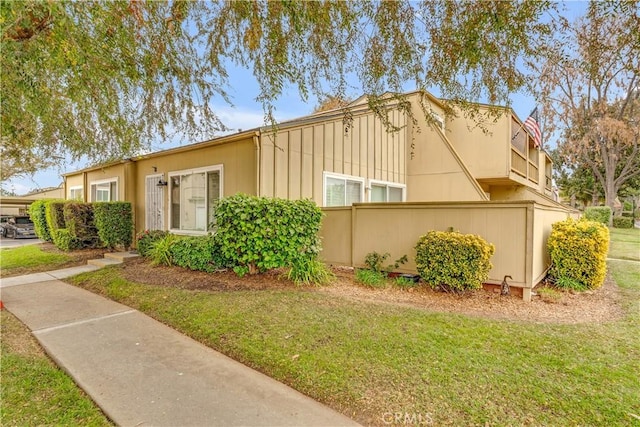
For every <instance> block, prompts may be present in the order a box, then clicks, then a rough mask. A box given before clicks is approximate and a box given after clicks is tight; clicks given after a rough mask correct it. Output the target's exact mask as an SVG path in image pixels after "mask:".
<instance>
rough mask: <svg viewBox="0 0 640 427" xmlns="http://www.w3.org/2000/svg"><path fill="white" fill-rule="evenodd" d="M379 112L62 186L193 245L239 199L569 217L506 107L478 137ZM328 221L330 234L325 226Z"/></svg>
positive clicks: (300, 123) (176, 151)
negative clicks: (489, 208)
mask: <svg viewBox="0 0 640 427" xmlns="http://www.w3.org/2000/svg"><path fill="white" fill-rule="evenodd" d="M384 108H385V109H384V111H386V121H387V123H384V122H383V120H382V119H381V118H380V117H379V116H377V115H376V114H374V112H373V111H372V110H371V109H370V108H369V105H368V103H367V99H366V98H365V97H362V98H359V99H357V100H355V101H354V102H352V103H351V104H350V105H349V110H348V113H345V111H344V110H341V109H336V110H330V111H324V112H320V113H316V114H311V115H308V116H305V117H301V118H299V119H295V120H291V121H286V122H283V123H280V124H278V128H277V130H274V129H273V128H271V127H263V128H256V129H252V130H248V131H243V132H238V133H236V134H233V135H228V136H222V137H218V138H214V139H212V140H209V141H205V142H200V143H196V144H192V145H186V146H181V147H178V148H172V149H168V150H164V151H160V152H156V153H151V154H146V155H141V156H138V157H134V158H130V159H125V160H122V161H118V162H114V163H110V164H106V165H101V166H96V167H91V168H87V169H83V170H79V171H76V172H70V173H67V174H65V175H63V176H64V180H65V195H66V197H67V198H69V199H80V200H85V201H90V202H94V201H109V200H125V201H130V202H131V203H132V204H133V208H134V214H135V228H136V231H137V232H140V231H142V230H145V229H162V230H170V231H171V232H174V233H178V234H196V235H197V234H206V233H207V232H208V231H210V225H209V224H211V223H212V219H213V215H214V210H215V205H216V202H217V201H218V200H219V199H220V198H222V197H225V196H230V195H233V194H236V193H239V192H242V193H245V194H250V195H257V196H266V197H279V198H287V199H300V198H310V199H312V200H314V201H315V202H316V203H317V204H318V205H319V206H322V207H323V208H327V209H329V208H332V207H345V206H346V207H351V206H352V205H354V204H356V205H355V206H358V205H357V204H358V203H374V204H375V203H387V204H392V203H393V202H415V203H436V202H437V203H463V202H464V203H490V202H497V201H499V202H501V203H516V204H517V202H520V201H522V202H527V203H535V204H536V206H546V207H549V208H552V209H558V210H559V211H558V212H561V213H560V215H561V216H562V215H565V216H566V215H567V211H566V209H565V208H564V207H561V205H559V204H558V203H556V202H555V201H554V200H553V198H552V187H551V172H552V162H551V159H550V157H549V155H548V154H547V153H546V152H545V151H544V150H540V149H538V148H536V147H535V146H534V140H533V137H532V136H531V135H530V134H529V133H528V132H527V131H526V130H525V128H524V126H523V122H522V121H521V120H520V118H518V117H517V116H516V114H515V113H514V112H513V111H512V110H511V109H510V108H498V107H492V106H482V105H480V106H477V108H478V110H479V111H480V112H483V111H488V110H489V109H494V110H496V109H497V110H498V112H499V114H498V116H497V118H496V119H495V121H491V122H489V123H487V124H486V126H484V128H479V127H477V126H476V124H475V123H474V122H473V121H472V120H470V119H466V118H465V117H464V115H462V114H457V115H452V114H446V113H445V112H446V111H447V110H446V107H445V105H444V104H443V103H442V102H441V101H440V100H439V99H437V98H436V97H434V96H432V95H431V94H429V93H426V92H418V91H416V92H412V93H409V94H406V97H405V99H404V100H395V99H394V98H393V97H391V98H389V100H388V101H387V102H386V104H385V105H384ZM425 113H426V114H425ZM347 209H350V208H347ZM327 214H328V217H327V218H328V221H327V224H331V223H333V222H332V219H331V218H329V216H330V212H329V211H327ZM336 215H337V214H336ZM549 228H550V226H549ZM545 233H547V234H548V231H546V232H545ZM329 234H331V233H329ZM339 234H340V232H339V231H338V232H337V233H336V236H338V235H339ZM342 234H344V233H342ZM414 237H415V236H410V238H411V239H413V242H414V243H415V241H417V237H415V238H414ZM344 238H345V236H342V235H341V236H339V238H338V239H337V240H340V241H343V243H344V244H345V245H347V244H351V245H352V248H351V256H350V257H345V258H344V259H342V260H338V259H333V261H335V262H336V263H347V264H351V265H357V264H358V262H359V261H358V260H359V258H358V260H356V259H354V257H353V242H350V243H348V242H346V241H345V240H344ZM522 239H525V240H526V236H523V237H522ZM327 243H328V242H327V237H326V236H325V247H326V245H327ZM365 246H366V245H365ZM405 246H406V244H405ZM521 246H522V247H524V244H523V245H521ZM345 248H346V247H345ZM345 248H343V249H344V250H345V251H347V249H345ZM340 250H341V249H339V248H336V249H335V252H334V253H338V252H340ZM376 250H377V251H379V252H386V250H385V249H384V248H379V249H376ZM540 251H544V249H537V250H536V255H535V256H536V257H537V259H539V260H540V261H539V263H543V262H544V260H545V259H547V260H548V256H547V257H546V258H545V256H544V255H541V254H540V253H539V252H540ZM523 256H531V255H530V254H529V255H527V254H524V255H523ZM547 264H548V262H547ZM523 265H524V264H523ZM541 265H542V264H541ZM408 268H409V270H411V268H412V266H411V263H409V266H408ZM523 268H524V267H523ZM543 269H544V268H543ZM529 270H531V271H529V272H528V273H527V274H528V276H527V277H526V278H525V277H524V276H523V277H522V278H520V279H517V280H516V282H518V281H519V283H520V284H521V285H522V286H523V287H529V288H531V287H533V286H534V283H533V281H534V280H536V278H534V277H533V275H534V273H535V274H538V275H539V271H536V272H534V271H533V270H532V269H529ZM538 270H539V269H538ZM498 273H500V274H502V271H501V270H499V269H498V271H497V273H496V274H498ZM509 273H511V275H512V277H516V276H514V275H513V274H514V273H513V272H511V271H510V272H509ZM509 273H504V274H509ZM523 274H525V273H523ZM492 278H493V279H494V281H498V283H499V280H498V279H497V276H496V277H493V276H492ZM500 279H502V277H500Z"/></svg>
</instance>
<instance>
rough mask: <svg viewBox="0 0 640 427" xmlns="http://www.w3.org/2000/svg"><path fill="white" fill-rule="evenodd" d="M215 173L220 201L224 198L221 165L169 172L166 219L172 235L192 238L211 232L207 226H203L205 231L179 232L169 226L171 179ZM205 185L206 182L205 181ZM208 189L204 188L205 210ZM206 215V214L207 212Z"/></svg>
mask: <svg viewBox="0 0 640 427" xmlns="http://www.w3.org/2000/svg"><path fill="white" fill-rule="evenodd" d="M214 171H217V172H218V173H219V174H220V199H222V197H223V196H224V166H223V165H222V164H219V165H212V166H205V167H201V168H192V169H182V170H178V171H170V172H168V173H167V176H168V188H169V205H168V206H167V218H169V223H168V227H169V231H170V232H172V233H174V234H185V235H192V236H199V235H203V236H204V235H207V234H208V233H209V232H210V231H211V230H209V229H208V228H209V224H206V225H205V230H204V231H202V230H181V229H179V228H172V224H171V220H172V217H171V215H172V212H171V208H172V206H173V191H172V186H173V181H172V178H173V177H175V176H182V175H191V174H196V173H204V174H206V173H207V172H214ZM205 183H206V180H205ZM207 190H208V189H206V188H205V192H204V194H205V196H204V197H205V201H204V205H205V208H206V207H207V206H209V200H208V199H207V198H208V193H209V192H208V191H207ZM207 214H208V212H207Z"/></svg>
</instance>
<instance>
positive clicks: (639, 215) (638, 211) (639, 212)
mask: <svg viewBox="0 0 640 427" xmlns="http://www.w3.org/2000/svg"><path fill="white" fill-rule="evenodd" d="M633 217H634V218H636V219H640V208H636V210H635V212H634V213H633Z"/></svg>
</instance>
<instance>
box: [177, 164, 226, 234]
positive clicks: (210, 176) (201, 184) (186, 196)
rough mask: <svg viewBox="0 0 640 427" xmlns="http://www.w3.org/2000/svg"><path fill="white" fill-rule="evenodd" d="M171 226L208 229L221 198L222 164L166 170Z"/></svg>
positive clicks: (184, 229)
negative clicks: (191, 168)
mask: <svg viewBox="0 0 640 427" xmlns="http://www.w3.org/2000/svg"><path fill="white" fill-rule="evenodd" d="M169 186H170V187H169V191H170V194H171V196H170V197H171V202H170V205H171V207H170V209H171V212H170V218H171V220H170V221H171V223H170V228H171V229H172V230H174V231H188V232H189V231H190V232H196V233H198V232H202V233H205V232H207V231H211V228H212V226H211V225H212V224H213V223H214V221H215V216H214V214H215V207H216V204H217V202H218V201H219V200H220V197H222V165H218V166H212V167H209V168H201V169H193V170H185V171H177V172H171V173H169Z"/></svg>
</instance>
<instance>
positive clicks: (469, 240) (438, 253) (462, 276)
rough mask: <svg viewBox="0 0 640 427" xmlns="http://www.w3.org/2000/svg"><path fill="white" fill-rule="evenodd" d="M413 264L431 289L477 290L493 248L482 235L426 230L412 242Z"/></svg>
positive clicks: (489, 263) (486, 276) (484, 276)
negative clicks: (415, 241) (413, 248)
mask: <svg viewBox="0 0 640 427" xmlns="http://www.w3.org/2000/svg"><path fill="white" fill-rule="evenodd" d="M415 249H416V267H417V269H418V273H419V274H420V277H422V279H423V280H424V281H425V282H426V283H427V284H428V285H429V286H431V287H432V288H438V287H444V288H448V289H451V290H454V291H466V290H471V289H480V288H481V287H482V283H484V282H485V281H486V280H487V279H488V278H489V271H490V270H491V268H492V265H491V257H492V256H493V253H494V252H495V247H494V246H493V245H492V244H491V243H487V241H486V240H484V239H483V238H482V237H480V236H477V235H473V234H461V233H458V232H453V231H446V232H445V231H429V232H428V233H427V234H425V235H424V236H422V237H420V239H419V240H418V243H417V244H416V247H415Z"/></svg>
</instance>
